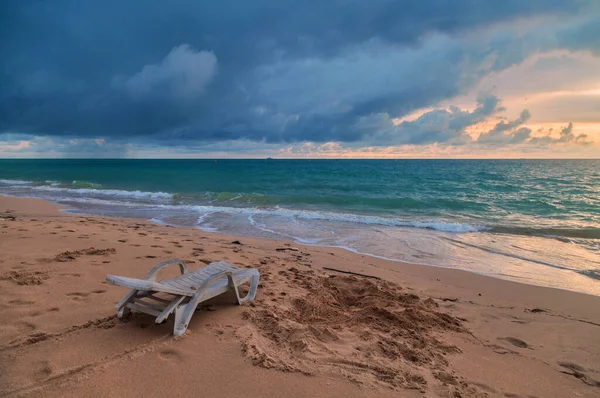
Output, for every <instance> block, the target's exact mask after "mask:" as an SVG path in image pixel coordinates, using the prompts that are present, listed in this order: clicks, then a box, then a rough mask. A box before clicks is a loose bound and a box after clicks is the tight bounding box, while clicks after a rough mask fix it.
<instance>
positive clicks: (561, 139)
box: [529, 123, 592, 146]
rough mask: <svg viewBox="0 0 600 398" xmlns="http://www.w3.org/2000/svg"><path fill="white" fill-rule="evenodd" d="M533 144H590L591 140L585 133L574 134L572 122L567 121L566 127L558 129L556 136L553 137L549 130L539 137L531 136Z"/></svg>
mask: <svg viewBox="0 0 600 398" xmlns="http://www.w3.org/2000/svg"><path fill="white" fill-rule="evenodd" d="M529 142H530V143H531V144H534V145H540V146H545V145H550V144H571V143H572V144H579V145H591V144H592V142H591V141H589V140H588V136H587V134H577V135H576V134H574V133H573V123H569V125H568V126H567V127H564V128H562V129H561V130H560V135H559V136H558V137H553V136H551V135H550V132H546V134H545V135H543V136H539V137H533V138H532V139H531V140H530V141H529Z"/></svg>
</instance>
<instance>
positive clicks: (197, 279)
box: [106, 259, 260, 336]
mask: <svg viewBox="0 0 600 398" xmlns="http://www.w3.org/2000/svg"><path fill="white" fill-rule="evenodd" d="M174 264H177V265H179V269H180V271H181V275H179V276H177V277H175V278H172V279H167V280H164V281H160V282H157V281H156V274H157V272H158V271H159V270H160V269H162V268H164V267H167V266H169V265H174ZM259 276H260V275H259V273H258V270H256V269H242V268H238V267H235V266H233V265H231V264H229V263H226V262H225V261H219V262H214V263H210V264H209V265H207V266H206V267H203V268H199V269H197V270H195V271H188V270H187V268H186V266H185V264H184V263H183V261H181V260H178V259H174V260H169V261H165V262H162V263H160V264H157V265H155V266H154V267H153V268H152V269H151V270H150V272H148V275H146V276H145V277H144V279H134V278H127V277H124V276H115V275H108V276H107V277H106V280H107V281H108V282H110V283H112V284H114V285H117V286H122V287H127V288H129V289H131V290H130V291H129V293H127V294H126V295H125V297H123V299H122V300H121V301H119V303H118V304H117V305H116V307H115V308H116V309H117V310H118V311H119V313H118V317H119V318H121V317H123V316H124V315H127V314H128V313H129V312H130V311H131V310H135V311H140V312H144V313H146V314H150V315H153V316H156V321H155V322H156V323H162V322H163V321H165V320H166V319H167V318H168V317H169V315H171V313H173V312H174V313H175V325H174V327H173V335H175V336H180V335H182V334H184V333H185V331H186V330H187V327H188V325H189V323H190V320H191V319H192V315H194V311H196V308H197V307H198V305H199V304H200V303H201V302H203V301H206V300H208V299H211V298H213V297H216V296H218V295H221V294H223V293H226V292H231V293H232V294H233V295H234V296H235V298H236V302H237V304H242V303H245V302H247V301H250V302H251V301H254V297H255V296H256V288H257V287H258V280H259ZM247 282H250V290H249V291H248V294H247V295H246V296H245V297H243V298H242V297H240V294H239V292H238V286H240V285H242V284H244V283H247Z"/></svg>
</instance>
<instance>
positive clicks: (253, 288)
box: [235, 270, 260, 304]
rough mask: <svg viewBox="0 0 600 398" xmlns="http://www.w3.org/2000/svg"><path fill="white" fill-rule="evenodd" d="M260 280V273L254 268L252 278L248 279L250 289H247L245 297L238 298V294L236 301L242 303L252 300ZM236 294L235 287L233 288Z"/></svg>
mask: <svg viewBox="0 0 600 398" xmlns="http://www.w3.org/2000/svg"><path fill="white" fill-rule="evenodd" d="M259 280H260V274H259V273H258V271H257V270H254V273H253V275H252V278H251V279H250V289H248V294H246V297H243V298H240V296H239V294H238V303H239V304H243V303H246V302H253V301H254V298H255V297H256V290H257V289H258V281H259ZM235 292H236V294H237V293H238V290H237V287H236V289H235Z"/></svg>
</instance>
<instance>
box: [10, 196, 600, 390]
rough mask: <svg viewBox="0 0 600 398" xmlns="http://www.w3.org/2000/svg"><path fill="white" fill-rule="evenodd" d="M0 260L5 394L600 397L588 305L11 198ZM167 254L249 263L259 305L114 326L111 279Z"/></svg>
mask: <svg viewBox="0 0 600 398" xmlns="http://www.w3.org/2000/svg"><path fill="white" fill-rule="evenodd" d="M0 253H1V255H0V289H1V291H2V294H1V300H2V301H0V313H1V318H2V320H3V322H2V324H1V325H0V396H48V397H50V396H77V397H84V396H95V397H98V396H144V395H146V396H148V395H152V396H163V395H170V396H190V395H200V396H220V395H233V394H238V393H243V394H246V395H248V396H274V397H275V396H281V395H283V394H287V395H290V396H299V397H300V396H363V397H371V396H372V397H375V396H383V397H385V396H432V397H433V396H513V397H516V396H519V397H533V396H537V397H545V396H581V397H593V396H597V395H598V394H599V393H600V337H599V336H600V333H599V330H600V329H599V328H600V311H598V308H600V297H598V296H594V295H588V294H582V293H576V292H570V291H566V290H559V289H552V288H546V287H538V286H531V285H525V284H521V283H516V282H511V281H506V280H501V279H497V278H492V277H489V276H484V275H479V274H476V273H471V272H467V271H462V270H457V269H448V268H441V267H432V266H422V265H414V264H408V263H402V262H398V261H389V260H385V259H379V258H374V257H371V256H365V255H361V254H356V253H352V252H349V251H347V250H343V249H339V248H330V247H315V246H303V245H300V244H298V243H294V242H290V241H277V240H267V239H255V238H250V237H246V236H242V237H239V236H228V235H221V234H217V233H209V232H205V231H201V230H198V229H194V228H183V227H171V226H167V225H156V224H153V223H151V222H148V221H145V220H141V219H127V218H108V217H91V216H82V215H75V214H66V213H64V212H60V211H59V207H57V206H55V205H52V204H50V203H48V202H45V201H43V200H40V199H25V198H15V197H7V196H0ZM170 258H180V259H182V260H183V261H185V262H186V264H187V265H188V267H189V268H190V269H196V268H198V267H201V266H204V265H205V264H207V263H210V262H211V261H219V260H225V261H228V262H230V263H232V264H234V265H236V266H239V267H244V268H246V267H254V268H257V269H258V270H259V271H260V273H261V283H260V285H259V289H258V294H257V298H256V301H255V303H254V304H252V305H243V306H234V305H229V304H227V303H220V302H217V303H214V304H210V305H209V306H207V307H205V308H202V309H200V310H199V311H198V312H197V313H196V314H195V316H194V317H193V318H192V322H191V323H190V326H189V330H188V332H187V333H186V334H185V335H184V336H181V337H178V338H175V337H173V336H172V321H171V320H169V321H167V322H166V323H164V324H160V325H158V324H155V323H153V319H152V317H150V316H146V315H143V314H133V315H132V316H130V317H129V318H127V319H123V320H120V319H118V318H116V311H115V310H114V305H115V304H116V302H117V301H118V300H119V299H120V298H121V297H122V296H123V295H124V294H125V293H126V291H125V289H123V288H119V287H116V286H112V285H109V284H107V282H105V280H104V279H105V277H106V275H107V274H116V275H123V276H130V277H142V276H143V275H145V274H146V272H147V271H148V269H149V268H151V267H152V266H153V265H154V264H156V263H158V262H160V261H163V260H166V259H170ZM174 271H176V270H170V272H174ZM168 275H169V273H165V276H168Z"/></svg>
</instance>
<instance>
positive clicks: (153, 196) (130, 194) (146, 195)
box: [30, 185, 174, 199]
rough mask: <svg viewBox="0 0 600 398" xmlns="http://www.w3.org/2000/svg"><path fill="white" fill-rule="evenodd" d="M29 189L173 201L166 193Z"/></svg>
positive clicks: (49, 187) (119, 190) (94, 189)
mask: <svg viewBox="0 0 600 398" xmlns="http://www.w3.org/2000/svg"><path fill="white" fill-rule="evenodd" d="M30 189H32V190H35V191H44V192H66V193H71V194H77V195H97V196H110V197H121V198H131V199H173V197H174V194H172V193H168V192H143V191H126V190H121V189H97V188H61V187H52V186H45V185H42V186H32V187H30Z"/></svg>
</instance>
